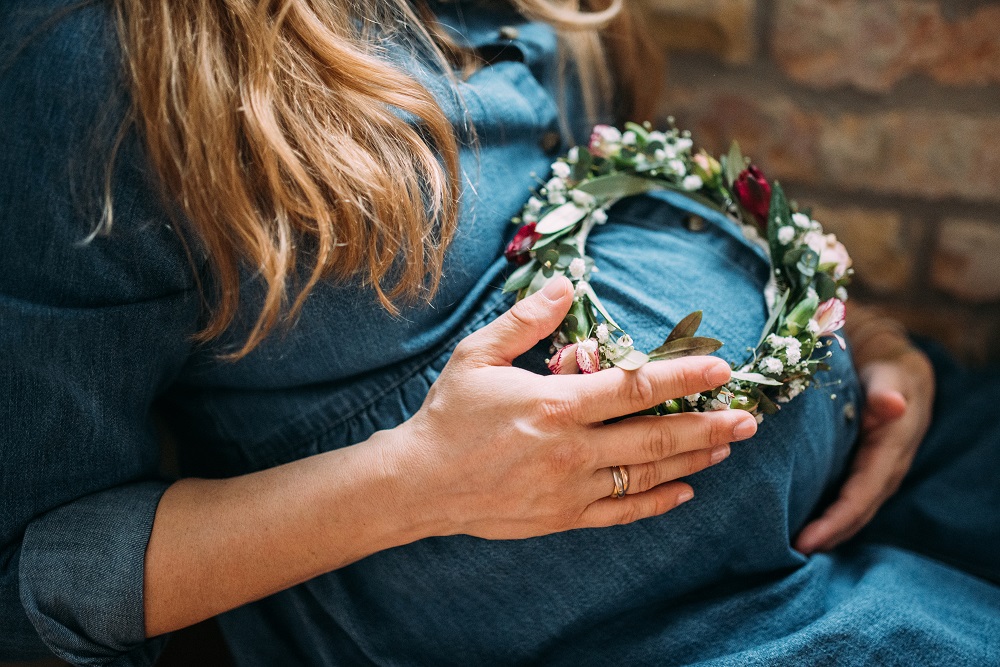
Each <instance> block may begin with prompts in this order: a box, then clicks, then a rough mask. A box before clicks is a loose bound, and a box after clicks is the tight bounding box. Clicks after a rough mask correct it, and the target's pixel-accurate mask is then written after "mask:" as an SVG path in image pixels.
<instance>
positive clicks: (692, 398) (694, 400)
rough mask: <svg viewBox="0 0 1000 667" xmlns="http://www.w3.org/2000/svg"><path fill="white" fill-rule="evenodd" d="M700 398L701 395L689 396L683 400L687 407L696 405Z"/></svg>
mask: <svg viewBox="0 0 1000 667" xmlns="http://www.w3.org/2000/svg"><path fill="white" fill-rule="evenodd" d="M699 398H701V394H689V395H688V396H685V397H684V400H685V401H687V402H688V405H692V406H693V405H698V399H699Z"/></svg>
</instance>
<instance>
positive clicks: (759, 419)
mask: <svg viewBox="0 0 1000 667" xmlns="http://www.w3.org/2000/svg"><path fill="white" fill-rule="evenodd" d="M753 418H754V419H755V420H756V421H757V425H758V426H760V425H761V424H762V423H763V421H764V413H763V412H758V413H757V414H755V415H754V416H753Z"/></svg>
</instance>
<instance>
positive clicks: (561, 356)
mask: <svg viewBox="0 0 1000 667" xmlns="http://www.w3.org/2000/svg"><path fill="white" fill-rule="evenodd" d="M549 370H550V371H552V372H553V373H554V374H556V375H573V374H575V373H596V372H597V371H599V370H601V359H600V356H599V355H598V353H597V341H596V340H594V339H593V338H588V339H586V340H582V341H580V342H579V343H570V344H569V345H564V346H563V347H562V348H560V349H559V351H558V352H556V354H555V356H554V357H552V358H551V359H549Z"/></svg>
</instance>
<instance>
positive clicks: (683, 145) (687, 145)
mask: <svg viewBox="0 0 1000 667" xmlns="http://www.w3.org/2000/svg"><path fill="white" fill-rule="evenodd" d="M674 146H675V147H676V148H677V151H678V152H680V153H685V152H687V151H689V150H691V148H692V147H693V146H694V142H693V141H691V140H690V139H688V138H687V137H685V138H683V139H678V140H677V141H675V142H674Z"/></svg>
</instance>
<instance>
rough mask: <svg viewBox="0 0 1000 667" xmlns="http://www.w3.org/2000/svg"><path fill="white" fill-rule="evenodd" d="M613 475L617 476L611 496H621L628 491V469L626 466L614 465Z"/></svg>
mask: <svg viewBox="0 0 1000 667" xmlns="http://www.w3.org/2000/svg"><path fill="white" fill-rule="evenodd" d="M611 475H612V477H614V478H615V490H614V491H612V492H611V497H612V498H621V497H622V496H624V495H625V494H626V493H628V470H626V469H625V466H614V467H613V468H611Z"/></svg>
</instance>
